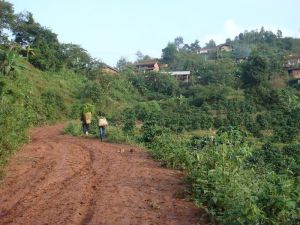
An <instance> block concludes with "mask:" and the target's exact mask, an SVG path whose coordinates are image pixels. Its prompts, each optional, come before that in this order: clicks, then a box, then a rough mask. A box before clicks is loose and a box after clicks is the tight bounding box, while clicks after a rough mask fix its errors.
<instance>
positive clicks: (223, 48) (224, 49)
mask: <svg viewBox="0 0 300 225" xmlns="http://www.w3.org/2000/svg"><path fill="white" fill-rule="evenodd" d="M217 49H218V51H220V52H232V47H231V46H230V45H228V44H220V45H218V46H217Z"/></svg>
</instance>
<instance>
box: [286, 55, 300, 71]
mask: <svg viewBox="0 0 300 225" xmlns="http://www.w3.org/2000/svg"><path fill="white" fill-rule="evenodd" d="M283 66H284V67H285V68H292V67H300V54H292V55H288V56H287V57H286V60H285V62H284V65H283Z"/></svg>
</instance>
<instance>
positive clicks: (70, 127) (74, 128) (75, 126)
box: [64, 122, 82, 136]
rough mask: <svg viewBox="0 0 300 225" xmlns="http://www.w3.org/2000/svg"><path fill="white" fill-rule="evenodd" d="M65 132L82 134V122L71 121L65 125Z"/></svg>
mask: <svg viewBox="0 0 300 225" xmlns="http://www.w3.org/2000/svg"><path fill="white" fill-rule="evenodd" d="M64 134H70V135H73V136H80V135H82V127H81V124H79V123H75V122H70V123H68V124H67V125H66V126H65V127H64Z"/></svg>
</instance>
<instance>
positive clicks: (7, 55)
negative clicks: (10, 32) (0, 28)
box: [0, 45, 25, 75]
mask: <svg viewBox="0 0 300 225" xmlns="http://www.w3.org/2000/svg"><path fill="white" fill-rule="evenodd" d="M16 48H17V46H15V45H12V46H10V47H9V49H8V50H7V51H4V50H0V55H1V58H0V60H1V61H0V71H1V72H2V73H3V74H4V75H8V74H9V73H10V72H11V71H17V72H18V71H19V69H20V68H24V67H25V66H24V65H23V64H22V62H21V61H20V57H19V55H18V53H16V52H15V49H16Z"/></svg>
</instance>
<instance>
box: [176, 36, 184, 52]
mask: <svg viewBox="0 0 300 225" xmlns="http://www.w3.org/2000/svg"><path fill="white" fill-rule="evenodd" d="M174 44H175V45H176V48H177V50H179V49H181V47H182V45H183V37H181V36H179V37H176V38H175V39H174Z"/></svg>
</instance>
